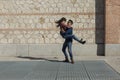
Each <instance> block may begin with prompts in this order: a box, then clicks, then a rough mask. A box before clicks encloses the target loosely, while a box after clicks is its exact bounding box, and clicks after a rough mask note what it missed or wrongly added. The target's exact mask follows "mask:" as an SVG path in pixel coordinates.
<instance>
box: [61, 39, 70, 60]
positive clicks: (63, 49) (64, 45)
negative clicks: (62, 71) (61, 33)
mask: <svg viewBox="0 0 120 80" xmlns="http://www.w3.org/2000/svg"><path fill="white" fill-rule="evenodd" d="M66 48H67V42H66V41H65V42H64V44H63V47H62V52H63V53H64V55H65V60H64V62H69V60H68V55H67V52H66Z"/></svg>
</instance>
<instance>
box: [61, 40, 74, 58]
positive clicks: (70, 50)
mask: <svg viewBox="0 0 120 80" xmlns="http://www.w3.org/2000/svg"><path fill="white" fill-rule="evenodd" d="M67 48H68V53H69V55H70V58H71V59H73V55H72V41H65V42H64V44H63V47H62V51H63V53H64V55H65V58H66V59H68V55H67V52H66V49H67Z"/></svg>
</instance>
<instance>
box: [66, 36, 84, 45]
mask: <svg viewBox="0 0 120 80" xmlns="http://www.w3.org/2000/svg"><path fill="white" fill-rule="evenodd" d="M64 38H65V39H66V38H73V39H74V40H76V41H78V42H79V43H82V44H84V43H85V42H86V41H82V39H81V40H79V39H78V38H77V37H76V36H75V35H64Z"/></svg>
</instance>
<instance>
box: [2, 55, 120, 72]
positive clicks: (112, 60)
mask: <svg viewBox="0 0 120 80" xmlns="http://www.w3.org/2000/svg"><path fill="white" fill-rule="evenodd" d="M63 59H64V58H63V56H61V57H53V56H52V57H51V56H49V57H48V56H47V57H46V56H42V57H35V56H34V57H0V61H48V60H60V61H61V60H63ZM74 59H75V61H92V60H94V61H95V60H104V61H105V62H106V63H108V64H109V65H110V66H111V67H112V68H113V69H115V70H116V71H117V72H119V73H120V56H112V57H104V56H80V57H77V56H75V57H74Z"/></svg>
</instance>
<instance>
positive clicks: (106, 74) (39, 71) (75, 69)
mask: <svg viewBox="0 0 120 80" xmlns="http://www.w3.org/2000/svg"><path fill="white" fill-rule="evenodd" d="M0 80H120V74H119V73H117V72H116V71H115V70H114V69H113V68H111V66H109V65H108V64H107V63H106V62H105V61H102V60H97V61H77V62H76V63H75V64H71V63H64V62H61V61H11V62H9V61H3V62H2V61H1V62H0Z"/></svg>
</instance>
